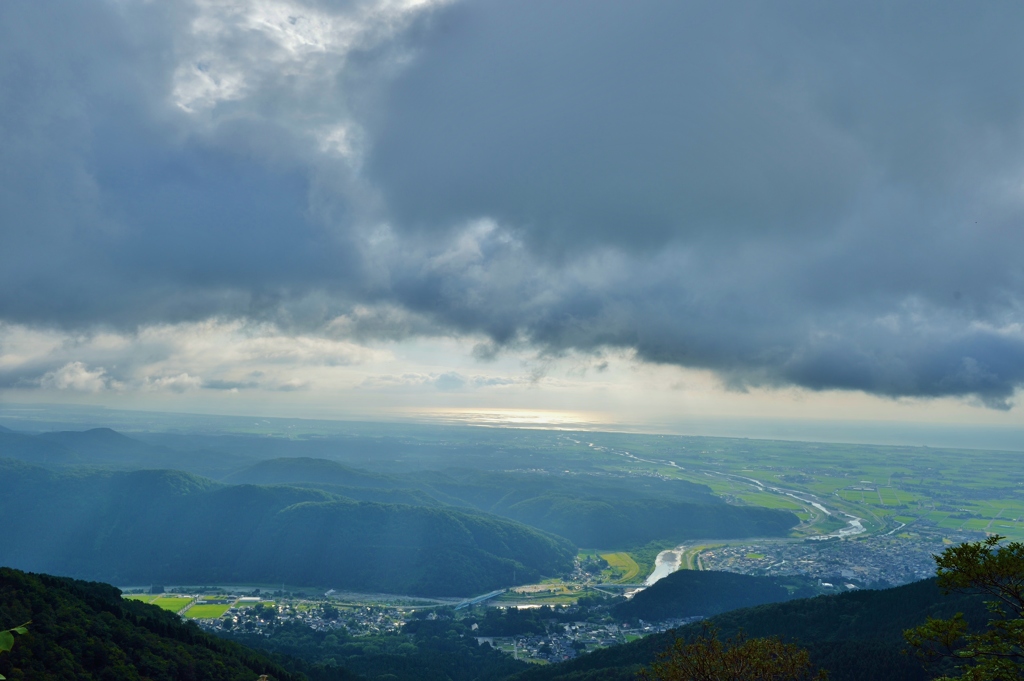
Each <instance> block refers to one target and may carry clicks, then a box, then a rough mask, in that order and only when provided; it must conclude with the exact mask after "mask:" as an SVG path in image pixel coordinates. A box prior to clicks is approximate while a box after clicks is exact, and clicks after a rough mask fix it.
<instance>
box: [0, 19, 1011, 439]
mask: <svg viewBox="0 0 1024 681" xmlns="http://www.w3.org/2000/svg"><path fill="white" fill-rule="evenodd" d="M1021 25H1024V7H1022V6H1018V5H1015V4H1012V3H998V4H997V3H991V4H979V3H954V2H941V3H928V4H927V5H925V4H923V3H917V2H868V3H821V2H812V1H806V2H787V1H773V2H744V1H741V0H737V1H736V2H730V3H721V2H711V1H708V2H689V1H688V2H682V1H681V2H671V3H666V2H653V1H647V0H634V1H632V2H628V3H624V2H605V1H602V0H586V1H584V0H561V1H560V2H549V1H546V0H351V1H347V2H343V1H335V2H327V1H317V0H307V1H297V0H296V1H284V0H250V1H248V2H246V1H240V0H178V1H174V2H154V1H149V0H96V1H95V2H88V3H82V2H75V1H71V0H68V1H63V2H62V1H61V0H54V1H53V2H45V3H42V2H31V1H29V0H10V1H8V2H4V3H0V174H2V181H0V399H2V400H3V401H4V402H9V403H30V402H46V403H68V404H91V405H106V406H112V407H121V408H134V409H153V410H171V411H175V410H177V411H192V412H200V413H227V414H231V413H258V414H266V415H281V416H304V415H306V416H310V417H316V418H339V419H347V418H376V417H379V418H392V417H415V418H427V419H430V418H447V415H451V414H462V415H467V414H468V415H470V416H472V415H488V416H486V417H484V416H481V418H491V417H492V416H493V415H494V414H499V415H501V414H503V415H505V416H502V417H501V418H507V419H511V420H513V421H514V420H515V419H516V418H522V419H526V420H532V421H537V422H547V421H550V422H553V423H554V422H560V421H566V422H577V421H578V422H587V423H605V424H633V425H640V426H643V425H646V426H649V427H651V428H662V427H669V426H671V424H679V423H684V422H695V421H701V420H708V419H711V420H714V419H720V420H732V421H736V420H743V419H753V420H758V419H760V420H772V419H780V420H781V419H787V420H791V421H792V420H796V421H799V420H805V421H808V422H815V421H817V422H832V421H842V420H847V421H856V422H885V423H925V424H927V423H934V424H947V425H948V424H950V423H961V424H967V425H971V426H975V427H986V426H992V427H999V428H1016V427H1024V419H1022V417H1021V413H1022V409H1021V407H1020V406H1018V403H1019V402H1020V399H1019V395H1020V390H1021V386H1022V385H1024V326H1022V323H1024V310H1022V304H1021V301H1022V294H1024V229H1022V227H1024V89H1022V88H1020V87H1019V85H1020V83H1021V82H1024V41H1021V40H1020V39H1019V27H1020V26H1021ZM517 415H518V416H517ZM538 415H540V416H538Z"/></svg>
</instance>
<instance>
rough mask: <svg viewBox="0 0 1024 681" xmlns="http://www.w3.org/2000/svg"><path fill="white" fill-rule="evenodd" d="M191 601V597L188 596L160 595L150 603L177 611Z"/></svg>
mask: <svg viewBox="0 0 1024 681" xmlns="http://www.w3.org/2000/svg"><path fill="white" fill-rule="evenodd" d="M191 602H192V598H191V597H189V596H160V597H159V598H157V599H155V600H154V601H152V604H153V605H155V606H157V607H158V608H163V609H164V610H170V611H171V612H178V611H179V610H181V609H182V608H184V607H185V606H186V605H188V604H189V603H191Z"/></svg>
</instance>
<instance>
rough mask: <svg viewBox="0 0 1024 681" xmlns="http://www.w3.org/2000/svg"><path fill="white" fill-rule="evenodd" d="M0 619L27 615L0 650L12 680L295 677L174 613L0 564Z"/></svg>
mask: <svg viewBox="0 0 1024 681" xmlns="http://www.w3.org/2000/svg"><path fill="white" fill-rule="evenodd" d="M0 618H2V619H0V626H4V627H8V626H10V625H11V623H12V621H13V622H24V621H26V620H29V619H31V620H32V626H31V627H30V628H29V629H28V631H27V632H18V633H19V634H21V635H20V636H19V640H18V643H17V645H15V646H14V647H13V649H11V650H10V652H9V653H7V654H4V655H0V674H3V675H4V676H6V677H7V678H8V679H10V680H11V681H21V680H31V681H49V680H51V679H53V680H56V679H61V680H64V679H68V680H71V679H74V680H75V681H94V680H95V681H101V680H102V681H110V680H122V679H123V680H125V681H135V680H139V681H141V680H142V679H146V680H151V681H191V680H195V681H198V680H200V679H203V680H206V679H209V680H210V681H253V680H254V679H255V678H256V677H258V676H259V675H261V674H266V675H267V676H268V678H269V679H270V680H272V681H299V680H300V678H301V677H299V676H296V675H295V674H293V673H290V672H288V671H287V670H285V669H284V668H283V667H282V666H280V665H278V664H276V663H274V662H273V661H271V660H270V659H269V658H268V657H266V656H265V655H262V654H260V653H257V652H255V651H252V650H248V649H246V648H243V647H242V646H239V645H237V644H234V643H230V642H228V641H222V640H219V639H217V638H215V637H213V636H209V635H207V634H204V633H203V632H202V631H200V630H199V629H198V628H197V627H196V626H195V625H191V624H184V623H182V622H181V620H180V619H179V618H178V617H177V616H176V615H174V614H172V613H168V612H164V611H162V610H160V609H159V608H156V607H154V606H150V605H145V604H143V603H138V602H134V601H127V600H123V599H122V598H121V593H120V591H118V590H117V589H115V588H114V587H112V586H109V585H106V584H98V583H94V582H80V581H77V580H72V579H65V578H60V577H50V576H48V575H32V574H26V573H24V572H20V571H18V570H11V569H8V568H0ZM3 640H6V639H3ZM0 642H2V640H0Z"/></svg>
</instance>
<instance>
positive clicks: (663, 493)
mask: <svg viewBox="0 0 1024 681" xmlns="http://www.w3.org/2000/svg"><path fill="white" fill-rule="evenodd" d="M225 480H226V481H231V482H254V483H258V484H281V483H286V484H297V483H301V484H302V485H303V486H306V487H314V488H318V489H324V490H328V491H333V490H332V487H333V486H336V485H342V486H345V487H348V488H377V489H381V490H384V489H387V490H396V489H397V488H405V489H407V490H410V492H411V491H413V490H415V491H416V492H417V493H418V494H419V495H421V496H419V497H412V496H411V494H410V495H409V496H407V497H406V498H405V499H403V501H405V500H406V499H407V500H408V501H410V502H411V503H425V504H427V503H434V504H438V503H443V504H448V505H454V506H462V507H468V508H474V509H477V510H481V511H485V512H487V513H493V514H495V515H500V516H504V517H506V518H509V519H511V520H516V521H519V522H522V523H526V524H527V525H532V526H533V527H537V528H539V529H542V530H544V531H546V532H550V533H552V534H557V535H559V536H562V537H566V538H568V539H569V540H571V541H572V542H574V543H575V544H577V545H580V546H637V545H642V544H646V543H648V542H651V541H655V540H661V541H682V540H686V539H699V538H709V537H715V538H733V537H753V536H756V537H770V536H784V535H786V534H787V533H788V532H789V530H790V529H791V528H793V527H794V526H795V525H796V524H797V522H798V519H797V517H796V516H795V515H793V514H792V513H790V512H789V511H785V510H779V509H768V508H760V507H753V506H749V507H748V506H732V505H728V504H726V503H724V502H723V501H722V500H721V499H720V498H718V497H716V496H714V495H713V494H712V493H711V490H710V489H709V488H708V487H706V486H704V485H697V484H694V483H692V482H686V481H683V480H669V479H662V478H657V477H651V476H623V475H605V476H597V475H574V474H561V475H559V474H551V473H549V472H541V473H537V472H502V471H482V470H476V469H455V468H450V469H446V470H443V471H419V472H417V473H416V474H406V475H400V474H393V475H389V476H385V475H379V474H375V473H370V472H368V471H361V470H359V469H355V468H350V467H348V466H344V465H342V464H339V463H336V462H334V461H328V460H325V459H315V458H308V457H296V458H280V459H273V460H268V461H262V462H260V463H257V464H254V465H252V466H250V467H247V468H245V469H243V470H240V471H238V472H236V473H233V474H232V475H230V476H228V477H227V478H225ZM392 494H394V491H392ZM422 495H425V496H422ZM360 496H365V492H364V493H363V495H360Z"/></svg>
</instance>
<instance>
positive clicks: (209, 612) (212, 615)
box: [185, 603, 231, 620]
mask: <svg viewBox="0 0 1024 681" xmlns="http://www.w3.org/2000/svg"><path fill="white" fill-rule="evenodd" d="M230 608H231V605H230V604H227V605H225V604H220V605H208V604H206V603H203V604H200V605H193V606H192V607H191V608H189V609H188V610H186V611H185V617H188V618H190V619H194V620H203V619H216V618H218V617H223V616H224V613H226V612H227V611H228V609H230Z"/></svg>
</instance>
